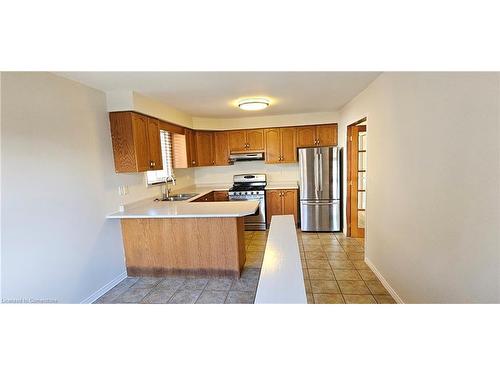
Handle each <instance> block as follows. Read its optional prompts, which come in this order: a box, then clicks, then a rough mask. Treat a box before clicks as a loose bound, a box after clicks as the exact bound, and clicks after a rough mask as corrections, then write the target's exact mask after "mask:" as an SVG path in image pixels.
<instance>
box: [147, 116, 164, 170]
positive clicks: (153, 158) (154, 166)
mask: <svg viewBox="0 0 500 375" xmlns="http://www.w3.org/2000/svg"><path fill="white" fill-rule="evenodd" d="M159 125H160V123H159V121H158V120H157V119H155V118H151V117H149V118H148V146H149V159H150V169H151V170H154V171H156V170H162V169H163V163H162V157H161V141H160V126H159Z"/></svg>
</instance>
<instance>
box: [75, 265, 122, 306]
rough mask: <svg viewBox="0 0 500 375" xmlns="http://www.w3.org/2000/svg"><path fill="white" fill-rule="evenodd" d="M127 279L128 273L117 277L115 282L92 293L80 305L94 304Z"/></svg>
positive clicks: (112, 281)
mask: <svg viewBox="0 0 500 375" xmlns="http://www.w3.org/2000/svg"><path fill="white" fill-rule="evenodd" d="M126 277H127V272H123V273H121V274H120V275H118V276H117V277H115V278H114V279H113V280H111V281H110V282H109V283H107V284H106V285H104V286H103V287H102V288H100V289H99V290H98V291H96V292H94V293H92V294H91V295H90V296H89V297H87V298H85V299H84V300H83V301H82V302H80V303H92V302H94V301H96V300H97V299H99V298H100V297H101V296H103V295H104V294H106V293H107V292H108V291H110V290H111V289H113V288H114V287H115V286H117V285H118V284H119V283H120V282H122V281H123V280H125V278H126Z"/></svg>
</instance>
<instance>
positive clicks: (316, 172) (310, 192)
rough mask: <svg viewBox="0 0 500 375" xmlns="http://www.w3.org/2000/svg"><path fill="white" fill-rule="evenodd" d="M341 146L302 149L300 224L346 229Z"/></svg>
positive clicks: (325, 229)
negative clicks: (342, 208)
mask: <svg viewBox="0 0 500 375" xmlns="http://www.w3.org/2000/svg"><path fill="white" fill-rule="evenodd" d="M341 162H342V148H341V147H313V148H301V149H299V168H300V228H301V229H302V230H303V231H314V232H322V231H323V232H334V231H340V230H342V210H341V186H340V185H341Z"/></svg>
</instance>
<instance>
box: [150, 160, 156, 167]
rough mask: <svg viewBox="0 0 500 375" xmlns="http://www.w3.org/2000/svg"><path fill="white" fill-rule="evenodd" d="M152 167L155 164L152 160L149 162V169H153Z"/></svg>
mask: <svg viewBox="0 0 500 375" xmlns="http://www.w3.org/2000/svg"><path fill="white" fill-rule="evenodd" d="M154 166H155V162H154V161H153V160H150V161H149V167H150V168H154Z"/></svg>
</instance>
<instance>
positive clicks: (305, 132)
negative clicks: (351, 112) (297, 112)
mask: <svg viewBox="0 0 500 375" xmlns="http://www.w3.org/2000/svg"><path fill="white" fill-rule="evenodd" d="M315 146H337V124H327V125H316V126H298V127H297V147H315Z"/></svg>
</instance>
